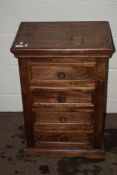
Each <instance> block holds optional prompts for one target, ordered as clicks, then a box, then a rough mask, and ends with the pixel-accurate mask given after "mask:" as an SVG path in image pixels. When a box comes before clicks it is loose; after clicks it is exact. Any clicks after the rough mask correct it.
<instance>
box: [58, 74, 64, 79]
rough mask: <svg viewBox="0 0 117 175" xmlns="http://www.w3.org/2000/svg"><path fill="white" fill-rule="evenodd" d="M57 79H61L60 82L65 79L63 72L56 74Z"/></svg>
mask: <svg viewBox="0 0 117 175" xmlns="http://www.w3.org/2000/svg"><path fill="white" fill-rule="evenodd" d="M58 78H59V79H61V80H62V79H64V78H65V73H64V72H59V73H58Z"/></svg>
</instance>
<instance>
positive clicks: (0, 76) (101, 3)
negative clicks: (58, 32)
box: [0, 0, 117, 112]
mask: <svg viewBox="0 0 117 175" xmlns="http://www.w3.org/2000/svg"><path fill="white" fill-rule="evenodd" d="M79 20H80V21H81V20H89V21H91V20H93V21H95V20H102V21H103V20H107V21H109V22H110V25H111V29H112V34H113V37H114V42H115V46H116V48H117V0H0V111H21V110H22V101H21V93H20V83H19V74H18V65H17V60H16V59H15V58H14V56H13V55H12V54H11V53H10V50H9V49H10V47H11V44H12V41H13V39H14V36H15V34H16V31H17V28H18V26H19V23H20V22H21V21H79ZM116 76H117V53H115V54H114V56H113V58H112V59H111V60H110V65H109V81H108V98H107V104H108V105H107V112H117V78H116Z"/></svg>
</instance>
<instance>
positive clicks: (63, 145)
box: [35, 141, 93, 150]
mask: <svg viewBox="0 0 117 175" xmlns="http://www.w3.org/2000/svg"><path fill="white" fill-rule="evenodd" d="M35 148H38V149H54V150H57V149H58V150H59V149H65V150H78V149H91V148H92V149H93V145H92V144H91V143H89V142H42V141H36V142H35Z"/></svg>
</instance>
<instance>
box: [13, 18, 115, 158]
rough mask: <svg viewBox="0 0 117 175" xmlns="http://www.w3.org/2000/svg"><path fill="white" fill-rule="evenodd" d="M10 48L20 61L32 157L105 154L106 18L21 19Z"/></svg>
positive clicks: (110, 47) (110, 45)
mask: <svg viewBox="0 0 117 175" xmlns="http://www.w3.org/2000/svg"><path fill="white" fill-rule="evenodd" d="M11 52H12V53H14V55H15V57H17V58H18V60H19V70H20V80H21V89H22V99H23V108H24V121H25V129H26V141H27V149H26V150H25V153H26V154H27V155H31V156H63V157H86V158H98V159H103V158H104V148H103V133H104V112H105V111H104V109H105V108H104V106H105V105H104V98H105V97H104V94H105V88H104V87H105V86H106V78H105V75H106V72H107V62H108V59H109V58H110V57H111V56H112V54H113V52H114V46H113V41H112V36H111V32H110V27H109V24H108V22H104V21H101V22H23V23H21V25H20V27H19V30H18V32H17V35H16V38H15V40H14V43H13V45H12V48H11Z"/></svg>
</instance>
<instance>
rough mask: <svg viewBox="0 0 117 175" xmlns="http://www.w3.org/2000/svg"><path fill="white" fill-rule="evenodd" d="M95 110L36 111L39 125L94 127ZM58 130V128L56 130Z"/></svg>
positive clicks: (36, 120) (36, 121)
mask: <svg viewBox="0 0 117 175" xmlns="http://www.w3.org/2000/svg"><path fill="white" fill-rule="evenodd" d="M93 113H94V111H93V109H71V110H70V109H68V110H67V109H61V110H60V109H55V108H54V109H45V108H44V109H38V108H37V109H34V115H35V123H37V124H47V125H48V124H51V123H52V124H53V125H54V124H56V123H59V124H65V123H66V124H69V123H70V125H71V124H72V123H76V124H79V126H80V125H85V124H87V125H92V123H93V121H94V117H93ZM56 129H57V128H56Z"/></svg>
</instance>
